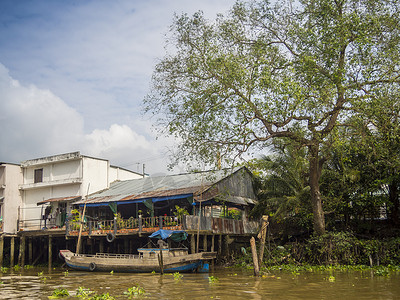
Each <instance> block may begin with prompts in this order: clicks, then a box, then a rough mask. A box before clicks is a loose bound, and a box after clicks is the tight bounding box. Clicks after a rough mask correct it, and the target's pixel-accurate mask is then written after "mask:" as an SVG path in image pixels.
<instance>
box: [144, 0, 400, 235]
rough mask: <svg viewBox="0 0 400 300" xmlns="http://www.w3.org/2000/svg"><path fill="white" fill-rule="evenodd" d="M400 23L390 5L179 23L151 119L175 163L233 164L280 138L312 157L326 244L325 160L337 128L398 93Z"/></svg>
mask: <svg viewBox="0 0 400 300" xmlns="http://www.w3.org/2000/svg"><path fill="white" fill-rule="evenodd" d="M399 18H400V14H399V8H398V5H397V2H396V1H390V0H382V1H371V0H368V1H359V0H344V1H334V0H321V1H300V2H296V5H292V3H291V2H290V1H288V2H284V3H283V4H282V3H278V4H277V5H272V4H270V3H269V1H248V2H241V1H239V2H237V3H236V4H235V5H234V6H233V8H232V10H231V11H230V12H229V14H228V15H227V16H222V15H219V16H218V18H217V20H215V21H214V22H210V21H209V20H206V19H205V17H204V15H203V14H202V13H201V12H198V13H195V14H194V15H193V16H188V15H186V14H183V15H181V16H176V18H175V20H174V22H173V24H172V26H171V36H170V38H168V41H169V42H170V43H169V46H175V48H174V49H173V51H171V53H172V54H171V53H169V54H168V55H166V56H165V57H164V58H163V59H162V60H161V61H160V63H159V64H158V65H157V66H156V68H155V71H154V75H153V89H152V93H151V94H149V95H148V96H147V97H146V100H145V105H146V108H145V110H146V111H147V112H151V113H153V114H155V115H157V116H159V119H158V120H159V122H158V124H157V125H159V128H162V130H163V133H165V132H167V134H170V135H172V136H176V137H179V141H180V143H179V144H178V149H177V150H178V151H177V153H178V154H177V155H176V157H175V161H176V162H182V161H187V162H192V161H194V160H196V159H197V160H198V161H202V162H203V163H209V164H210V165H215V164H216V161H217V157H219V158H222V159H221V160H222V163H225V164H228V163H231V161H232V159H235V158H240V157H241V156H242V154H244V153H249V152H250V153H253V152H252V151H258V149H260V148H261V149H265V147H267V146H270V143H269V142H270V141H271V140H272V139H276V138H282V137H285V138H287V139H288V140H289V141H290V143H291V144H292V145H293V146H299V147H306V148H307V150H308V153H307V163H308V165H309V172H308V173H309V175H310V190H311V191H312V192H311V197H312V198H313V201H311V203H312V205H313V213H314V215H313V217H314V218H313V220H314V229H315V231H316V232H317V233H318V234H322V233H324V231H325V222H324V219H323V216H324V211H323V208H322V200H323V199H322V198H321V197H320V196H319V195H320V191H319V179H320V170H321V167H322V165H323V163H324V161H325V158H324V157H322V156H321V155H322V154H323V153H322V152H323V151H324V150H326V149H329V148H330V147H331V145H332V143H334V142H335V140H340V139H341V136H339V135H336V134H335V128H336V127H337V126H338V125H340V126H343V127H344V126H348V125H349V122H348V119H349V116H352V115H354V114H356V113H357V111H358V109H360V108H361V109H362V110H363V111H366V110H365V109H364V107H365V106H368V107H370V108H373V106H374V105H378V106H379V103H380V101H381V100H382V98H383V97H380V94H381V92H382V90H390V89H392V87H393V86H398V83H399V80H398V78H399V73H400V70H399V68H398V67H397V66H398V65H399V63H400V53H399V51H398V49H399V44H400V38H399V32H400V30H399V26H400V25H399V24H400V22H399ZM238 37H240V38H238ZM375 99H379V101H377V103H375ZM381 107H385V106H384V105H381ZM360 112H362V111H360ZM397 123H399V122H397ZM392 137H394V138H395V137H396V134H393V135H392ZM287 201H291V202H294V201H296V199H287Z"/></svg>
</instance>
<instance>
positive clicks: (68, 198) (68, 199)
mask: <svg viewBox="0 0 400 300" xmlns="http://www.w3.org/2000/svg"><path fill="white" fill-rule="evenodd" d="M81 198H82V197H81V196H70V197H58V198H50V199H46V200H43V201H40V202H38V203H37V205H42V204H46V203H50V202H66V201H77V200H80V199H81Z"/></svg>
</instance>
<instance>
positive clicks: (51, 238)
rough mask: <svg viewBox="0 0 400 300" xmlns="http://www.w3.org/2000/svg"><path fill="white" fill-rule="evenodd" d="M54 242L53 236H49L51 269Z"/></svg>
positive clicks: (49, 262)
mask: <svg viewBox="0 0 400 300" xmlns="http://www.w3.org/2000/svg"><path fill="white" fill-rule="evenodd" d="M52 241H53V237H52V236H51V235H49V246H48V250H49V257H48V265H49V269H51V266H52V257H53V248H52V245H51V244H52Z"/></svg>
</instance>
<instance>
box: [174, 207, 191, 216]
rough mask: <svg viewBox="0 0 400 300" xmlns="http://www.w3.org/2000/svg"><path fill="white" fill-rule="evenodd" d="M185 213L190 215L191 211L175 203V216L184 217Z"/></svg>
mask: <svg viewBox="0 0 400 300" xmlns="http://www.w3.org/2000/svg"><path fill="white" fill-rule="evenodd" d="M184 215H189V212H188V211H187V210H186V208H184V207H180V206H178V205H175V211H174V216H177V217H182V216H184Z"/></svg>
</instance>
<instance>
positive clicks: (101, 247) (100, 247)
mask: <svg viewBox="0 0 400 300" xmlns="http://www.w3.org/2000/svg"><path fill="white" fill-rule="evenodd" d="M99 252H100V253H104V240H103V239H102V238H100V241H99Z"/></svg>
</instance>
